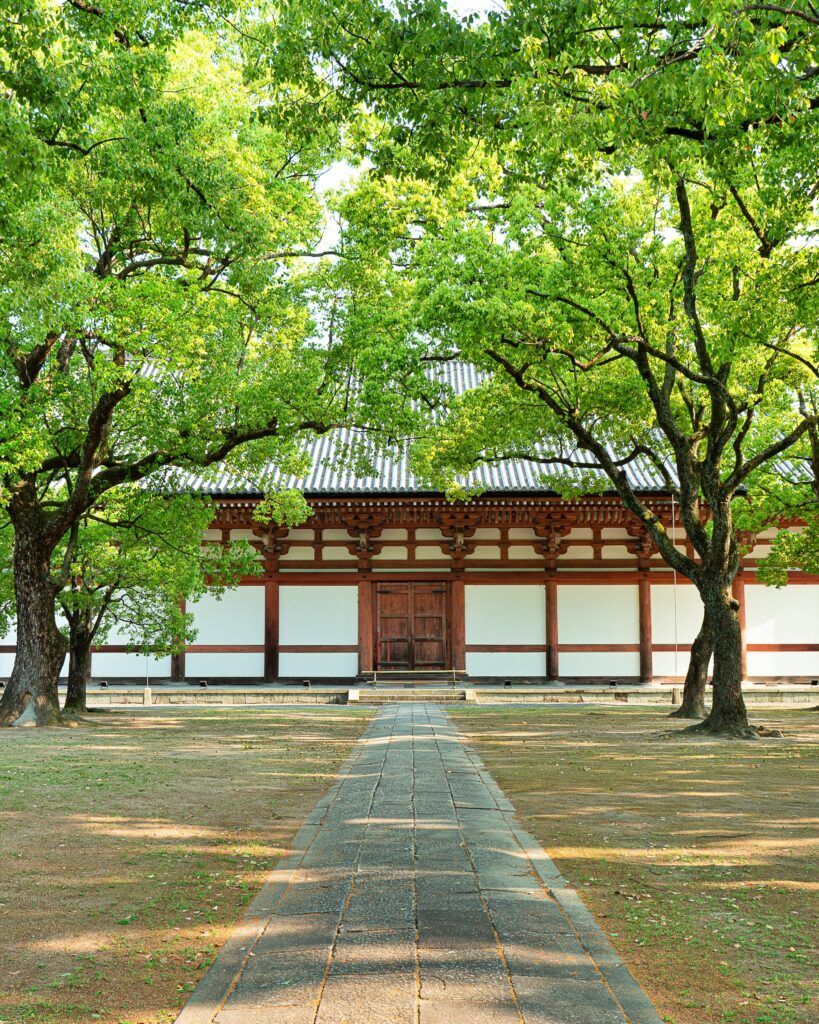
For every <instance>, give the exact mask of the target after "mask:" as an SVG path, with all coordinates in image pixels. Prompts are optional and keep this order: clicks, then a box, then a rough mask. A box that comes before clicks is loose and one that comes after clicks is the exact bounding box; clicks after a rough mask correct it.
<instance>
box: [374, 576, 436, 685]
mask: <svg viewBox="0 0 819 1024" xmlns="http://www.w3.org/2000/svg"><path fill="white" fill-rule="evenodd" d="M448 603H449V602H448V587H447V585H446V583H379V584H377V589H376V608H377V645H376V647H377V651H378V666H377V667H378V668H379V669H382V670H392V671H406V670H410V671H411V670H413V669H445V668H448V667H449V644H448V643H447V621H448V618H449V616H448Z"/></svg>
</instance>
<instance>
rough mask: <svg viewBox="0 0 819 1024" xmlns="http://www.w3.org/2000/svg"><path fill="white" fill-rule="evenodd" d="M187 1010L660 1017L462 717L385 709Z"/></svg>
mask: <svg viewBox="0 0 819 1024" xmlns="http://www.w3.org/2000/svg"><path fill="white" fill-rule="evenodd" d="M274 876H275V877H274V879H273V881H272V882H270V883H268V884H267V885H266V886H265V887H264V889H263V890H262V892H261V893H260V894H259V896H258V897H257V898H256V899H255V900H254V902H253V904H252V905H251V907H250V909H249V911H248V914H247V916H246V917H245V919H244V921H243V922H242V923H241V924H240V925H239V926H238V927H237V929H236V931H235V932H234V934H233V935H231V937H230V939H229V940H228V942H227V943H226V944H225V946H224V947H223V948H222V950H221V951H220V953H219V955H218V957H217V958H216V961H215V962H214V965H213V966H212V967H211V969H210V971H209V972H208V974H207V975H205V977H204V978H203V979H202V981H201V982H200V984H199V986H198V987H197V989H196V991H195V992H194V993H193V995H192V996H191V999H190V1000H189V1002H188V1004H187V1005H186V1007H185V1008H184V1009H183V1010H182V1012H181V1013H180V1015H179V1017H178V1018H177V1022H176V1024H662V1022H661V1019H660V1017H659V1016H658V1015H657V1013H656V1011H655V1010H654V1008H653V1006H652V1005H651V1003H650V1002H649V1000H648V998H647V997H646V996H645V994H644V993H643V991H642V989H641V988H640V987H639V986H638V985H637V983H636V981H635V980H634V979H633V978H632V976H631V975H630V973H629V972H628V969H627V968H626V966H625V964H624V963H623V961H622V960H621V959H620V958H619V957H618V955H617V954H616V952H615V951H614V949H613V947H612V946H611V944H610V943H609V941H608V939H607V938H606V936H605V934H604V933H603V931H602V929H600V927H599V925H597V923H596V921H595V920H594V918H593V917H592V916H591V914H590V913H589V911H588V910H587V909H586V907H585V906H584V905H583V903H582V902H581V900H580V898H579V897H578V896H577V894H576V893H575V892H574V890H572V889H571V888H569V886H568V885H567V884H566V881H565V879H563V878H562V876H561V875H560V873H559V872H558V870H557V868H556V867H555V865H554V864H553V862H552V861H551V859H550V858H549V857H548V856H547V854H546V853H545V851H544V850H543V849H542V848H541V847H540V846H539V845H538V843H537V842H536V841H535V840H534V839H533V838H532V837H531V836H530V835H529V833H528V832H526V830H525V829H524V828H523V827H522V826H521V825H520V823H519V822H518V821H517V819H516V817H515V810H514V807H513V806H512V804H511V803H510V801H509V800H508V799H507V798H506V796H505V795H504V794H503V792H502V791H501V790H500V788H499V787H498V785H497V783H496V782H495V781H494V779H492V777H491V775H490V774H489V773H488V772H487V770H486V768H485V767H484V765H483V764H482V762H481V761H480V758H479V757H478V755H477V754H476V752H475V751H474V750H472V749H471V748H470V747H468V746H467V745H466V743H465V742H464V739H463V736H462V735H461V734H460V732H459V731H458V730H457V729H456V727H455V726H454V724H453V723H452V721H451V720H450V718H449V716H448V715H447V714H446V713H445V711H443V709H441V708H440V707H438V706H436V705H432V704H419V703H411V704H410V703H407V704H395V705H388V706H386V707H384V708H382V709H381V711H380V712H379V714H378V715H377V716H376V717H375V718H374V719H373V721H372V722H371V724H370V726H369V728H368V730H367V731H366V733H365V734H364V736H363V737H362V739H361V740H360V741H359V743H358V744H357V746H356V748H355V749H354V750H353V752H352V754H351V755H350V757H349V758H348V759H347V761H346V762H345V764H344V765H343V767H342V769H341V770H340V772H339V778H338V781H337V782H336V784H335V785H334V786H333V787H332V789H331V790H330V791H329V793H328V794H327V795H326V796H325V797H324V798H322V800H320V801H319V802H318V804H317V805H316V807H315V808H314V809H313V811H312V812H311V813H310V815H308V817H307V819H306V820H305V824H304V826H303V828H302V829H301V830H300V831H299V833H298V835H297V837H296V840H295V841H294V852H293V854H291V855H290V856H289V857H288V858H287V859H286V860H285V861H282V862H279V864H278V865H277V868H276V871H275V872H274Z"/></svg>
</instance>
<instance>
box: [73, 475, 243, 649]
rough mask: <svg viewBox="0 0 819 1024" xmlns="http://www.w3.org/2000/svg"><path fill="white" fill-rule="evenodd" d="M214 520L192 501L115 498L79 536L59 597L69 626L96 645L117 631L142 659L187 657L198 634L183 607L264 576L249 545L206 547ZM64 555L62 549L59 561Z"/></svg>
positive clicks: (133, 494) (120, 493)
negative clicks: (77, 628) (180, 653)
mask: <svg viewBox="0 0 819 1024" xmlns="http://www.w3.org/2000/svg"><path fill="white" fill-rule="evenodd" d="M212 518H213V509H212V506H211V503H210V502H208V501H202V500H201V499H198V498H195V497H192V496H189V495H181V496H180V495H174V496H163V495H158V494H151V493H148V492H146V491H144V490H136V489H133V488H131V489H121V490H117V491H116V492H113V493H112V495H111V496H110V499H109V501H108V502H107V503H106V505H105V506H104V507H102V508H95V509H94V510H93V511H92V512H91V513H89V514H88V515H87V516H86V517H85V518H84V520H83V521H82V522H81V524H80V525H79V527H78V529H77V531H76V532H77V537H76V542H75V543H74V544H73V545H72V553H71V562H70V582H69V584H68V586H67V587H66V588H65V589H64V590H63V591H62V592H61V593H60V596H59V601H60V604H61V606H62V608H63V612H64V614H65V616H66V618H67V620H68V621H69V623H72V622H77V623H82V624H83V625H82V627H80V631H81V632H84V633H85V635H86V637H87V639H88V640H93V641H94V643H95V644H103V643H105V641H106V639H107V638H108V636H109V634H110V633H111V632H112V631H115V632H116V633H117V634H118V635H119V636H124V637H126V638H127V642H129V643H130V644H132V645H133V646H134V648H135V649H139V650H142V651H144V652H145V653H149V652H150V653H153V654H168V653H174V652H178V651H182V650H184V648H185V645H186V644H187V643H190V642H192V641H193V640H194V639H195V636H196V633H195V630H194V629H193V616H192V615H191V614H190V613H189V612H186V611H184V610H183V608H182V606H181V602H182V601H183V600H187V601H196V599H197V598H199V597H201V596H202V595H203V594H205V593H208V594H212V595H215V596H217V597H220V596H221V595H222V594H223V593H224V592H225V590H226V589H227V588H229V587H231V586H235V585H236V584H237V583H238V582H239V580H241V578H242V577H243V576H247V575H255V574H258V572H259V571H260V566H259V563H258V557H257V554H256V552H255V551H254V549H253V548H252V547H251V546H250V545H249V544H248V543H247V542H246V541H241V542H233V543H231V544H229V545H227V546H223V545H221V544H212V543H211V544H205V545H203V544H202V535H203V532H204V531H205V530H207V528H208V526H209V525H210V522H211V519H212ZM64 555H65V551H64V550H60V549H58V550H57V552H56V553H55V561H56V562H58V563H59V562H60V561H61V559H62V557H64ZM83 627H84V628H83Z"/></svg>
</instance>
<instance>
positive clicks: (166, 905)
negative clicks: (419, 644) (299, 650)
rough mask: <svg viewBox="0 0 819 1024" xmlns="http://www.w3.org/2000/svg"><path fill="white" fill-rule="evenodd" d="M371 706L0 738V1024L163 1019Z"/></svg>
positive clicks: (172, 714)
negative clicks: (0, 950) (367, 707)
mask: <svg viewBox="0 0 819 1024" xmlns="http://www.w3.org/2000/svg"><path fill="white" fill-rule="evenodd" d="M371 715H372V711H370V710H367V709H356V708H310V709H309V710H305V709H297V708H292V709H291V708H284V709H262V708H253V709H252V710H251V709H248V710H244V709H236V708H225V709H212V708H197V709H167V710H166V709H159V708H153V709H147V708H146V709H145V711H144V712H141V711H140V712H135V711H127V712H119V711H109V712H105V713H101V714H94V715H89V716H87V718H86V720H85V722H86V724H85V725H84V726H83V727H82V728H79V729H71V730H68V729H46V730H33V729H32V730H29V729H25V730H24V729H20V730H16V729H6V730H3V731H2V733H1V734H0V949H2V953H0V1024H22V1022H31V1021H36V1022H37V1024H80V1022H81V1024H89V1022H90V1021H102V1022H105V1024H166V1022H168V1021H172V1020H173V1019H174V1017H175V1016H176V1013H177V1012H178V1010H179V1009H180V1007H181V1006H182V1005H183V1003H184V1002H185V1000H186V999H187V996H188V994H189V993H190V992H191V991H192V990H193V988H194V987H195V985H196V983H197V981H198V980H199V978H200V977H201V976H202V975H203V974H204V972H205V970H206V969H207V968H208V966H209V965H210V963H211V962H212V960H213V957H214V956H215V954H216V952H217V951H218V949H219V947H220V946H221V945H222V943H223V942H224V941H225V939H226V938H227V935H228V933H229V931H230V928H231V926H232V925H233V923H234V922H235V921H236V920H237V919H238V918H239V917H241V915H242V913H243V911H244V908H245V906H246V905H247V903H248V902H249V901H250V900H251V899H252V897H253V896H254V895H255V893H256V892H258V890H259V889H260V887H261V885H262V883H263V882H264V880H265V878H266V876H267V874H268V873H269V871H270V869H271V868H272V867H273V866H274V865H275V863H276V861H277V860H278V859H279V858H280V857H282V856H285V855H286V854H287V853H288V852H289V844H290V842H291V840H292V838H293V836H294V835H295V833H296V832H297V831H298V828H299V826H300V824H301V821H302V819H303V818H304V817H305V815H306V814H307V813H308V812H309V811H310V809H311V808H312V806H313V805H314V804H315V802H316V800H317V799H318V798H319V796H320V795H321V794H322V793H323V792H324V791H325V790H326V789H327V787H328V786H329V785H330V784H331V783H332V781H333V779H334V776H335V771H336V768H337V767H338V765H339V764H340V763H341V762H342V761H343V759H344V758H345V757H346V755H347V754H348V753H349V751H350V749H351V748H352V746H353V744H354V743H355V741H356V740H357V739H358V737H359V736H360V734H361V733H362V731H363V730H364V728H365V726H366V724H367V721H368V720H369V718H370V717H371Z"/></svg>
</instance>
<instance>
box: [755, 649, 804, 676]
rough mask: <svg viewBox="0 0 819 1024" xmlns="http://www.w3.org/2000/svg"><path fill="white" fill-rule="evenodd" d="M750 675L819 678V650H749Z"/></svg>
mask: <svg viewBox="0 0 819 1024" xmlns="http://www.w3.org/2000/svg"><path fill="white" fill-rule="evenodd" d="M748 675H749V676H754V677H760V676H761V677H774V678H775V677H777V676H810V677H811V678H812V679H819V651H748Z"/></svg>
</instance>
